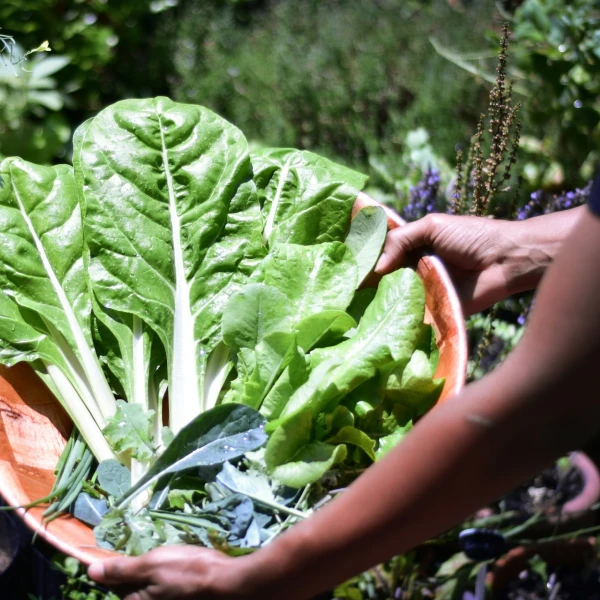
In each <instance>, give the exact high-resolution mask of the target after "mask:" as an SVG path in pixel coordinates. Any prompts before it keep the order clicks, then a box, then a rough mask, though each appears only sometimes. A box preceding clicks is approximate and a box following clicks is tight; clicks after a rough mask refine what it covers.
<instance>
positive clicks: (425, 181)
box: [402, 168, 441, 221]
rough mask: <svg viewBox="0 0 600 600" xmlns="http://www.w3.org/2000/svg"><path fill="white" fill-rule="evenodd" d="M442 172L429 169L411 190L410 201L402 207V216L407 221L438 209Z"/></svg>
mask: <svg viewBox="0 0 600 600" xmlns="http://www.w3.org/2000/svg"><path fill="white" fill-rule="evenodd" d="M440 181H441V180H440V172H439V171H438V170H436V169H431V168H429V169H427V170H426V171H425V173H423V177H422V178H421V181H419V183H417V185H415V186H412V187H411V188H410V191H409V202H408V204H407V205H406V206H405V207H404V208H403V209H402V216H403V217H404V219H406V220H407V221H416V220H418V219H421V218H422V217H424V216H425V215H428V214H429V213H432V212H437V211H438V203H437V199H438V191H439V189H440Z"/></svg>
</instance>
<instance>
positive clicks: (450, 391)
mask: <svg viewBox="0 0 600 600" xmlns="http://www.w3.org/2000/svg"><path fill="white" fill-rule="evenodd" d="M369 204H376V202H375V201H374V200H372V199H371V198H369V197H368V196H366V195H364V194H361V195H359V197H358V199H357V202H356V205H355V208H356V210H358V209H359V208H362V207H363V206H366V205H369ZM388 217H389V218H388V223H389V227H390V229H392V228H394V227H398V226H400V225H402V224H403V222H402V220H401V219H400V218H399V217H398V215H397V214H395V213H394V212H393V211H391V210H390V211H388ZM417 272H418V274H419V275H420V277H421V278H422V279H423V282H424V283H425V289H426V291H427V311H426V320H427V322H428V323H431V324H432V325H433V327H434V329H435V332H436V337H437V341H438V344H439V347H440V361H439V365H438V369H437V372H436V376H437V377H445V378H446V385H445V387H444V390H443V393H442V396H441V399H440V402H442V401H445V400H447V399H448V398H451V397H452V396H454V395H455V394H456V393H457V392H458V391H459V390H460V388H461V387H462V386H463V385H464V379H465V373H466V365H467V341H466V333H465V328H464V320H463V315H462V312H461V308H460V304H459V301H458V298H457V296H456V293H455V291H454V288H453V287H452V284H451V282H450V279H449V277H448V274H447V273H446V271H445V269H444V267H443V266H442V264H441V262H440V261H439V260H437V259H436V258H435V257H430V256H423V257H421V258H420V259H419V260H418V263H417ZM71 429H72V424H71V421H70V419H69V417H68V416H67V414H66V413H65V411H64V410H63V409H62V407H61V406H60V404H59V403H58V402H57V401H56V400H55V398H54V396H53V395H52V394H51V393H50V391H49V390H48V389H47V388H46V387H45V386H44V384H43V383H42V382H41V381H40V380H39V379H38V378H37V376H36V375H35V374H34V372H33V371H32V370H31V368H30V367H29V366H28V365H26V364H19V365H17V366H15V367H12V368H6V367H2V366H0V493H2V495H3V496H4V498H5V499H6V501H7V502H8V504H10V505H12V506H22V505H25V504H28V503H30V502H31V501H33V500H36V499H37V498H42V497H43V496H45V495H46V494H48V492H49V491H50V490H51V488H52V484H53V482H54V475H53V470H54V467H55V465H56V463H57V461H58V458H59V456H60V454H61V451H62V449H63V448H64V446H65V443H66V440H67V439H68V436H69V434H70V432H71ZM44 508H45V507H43V506H42V507H36V508H31V509H29V510H25V509H18V512H19V514H20V515H21V516H22V517H23V519H24V520H25V522H26V523H27V525H29V527H31V528H32V529H33V530H35V531H36V532H38V533H39V535H41V536H42V537H44V538H45V539H46V540H47V541H48V542H49V543H51V544H52V545H53V546H55V547H56V548H57V549H58V550H60V551H62V552H64V553H66V554H69V555H71V556H74V557H75V558H77V559H79V560H80V561H81V562H83V563H85V564H89V563H90V562H92V561H93V560H94V559H98V558H105V557H107V556H110V555H111V554H113V553H112V552H110V551H108V550H103V549H101V548H98V547H97V546H96V543H95V540H94V534H93V532H92V530H91V529H90V528H89V527H88V526H87V525H85V524H83V523H81V522H80V521H78V520H77V519H74V518H73V517H71V516H63V517H61V518H60V519H56V520H54V521H51V522H50V523H49V524H47V525H44V524H42V513H43V511H44Z"/></svg>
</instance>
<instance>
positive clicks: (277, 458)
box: [265, 410, 346, 488]
mask: <svg viewBox="0 0 600 600" xmlns="http://www.w3.org/2000/svg"><path fill="white" fill-rule="evenodd" d="M312 421H313V414H312V413H311V411H310V410H305V411H301V412H299V413H297V414H296V415H294V416H293V417H292V418H290V419H288V420H287V421H286V422H284V423H283V424H282V425H281V426H280V427H278V428H277V429H276V430H275V432H274V433H273V434H272V435H271V437H270V438H269V441H268V442H267V447H266V451H265V463H266V465H267V469H268V470H269V472H270V473H271V475H273V477H274V478H275V479H277V480H278V481H280V482H281V483H283V484H284V485H289V486H290V487H295V488H300V487H303V486H305V485H308V484H309V483H313V482H315V481H318V480H319V479H320V478H321V477H322V476H323V475H324V474H325V473H326V472H327V471H328V470H329V469H331V467H332V466H333V465H334V464H335V463H337V462H341V461H342V460H344V458H345V457H346V446H344V445H338V446H334V445H330V444H324V443H323V442H318V441H312Z"/></svg>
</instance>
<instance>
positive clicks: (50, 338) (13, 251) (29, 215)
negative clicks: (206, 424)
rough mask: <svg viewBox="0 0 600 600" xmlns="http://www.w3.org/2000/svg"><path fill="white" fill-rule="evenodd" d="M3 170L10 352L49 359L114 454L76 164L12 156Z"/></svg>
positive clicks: (89, 433) (61, 386)
mask: <svg viewBox="0 0 600 600" xmlns="http://www.w3.org/2000/svg"><path fill="white" fill-rule="evenodd" d="M0 178H1V180H2V182H3V184H2V186H0V286H1V288H2V290H3V292H4V294H6V295H8V296H9V297H10V299H9V298H6V297H5V298H4V299H3V301H2V302H1V303H0V310H1V311H2V317H3V318H2V319H1V321H2V325H0V334H2V338H3V344H2V347H3V355H4V356H5V357H6V358H7V359H8V360H7V362H8V363H9V364H14V363H15V362H18V361H19V360H27V361H31V360H35V359H37V358H39V359H41V360H42V365H43V370H44V373H45V375H47V376H48V377H49V379H51V380H52V381H53V384H54V388H55V389H56V390H57V392H58V398H59V400H61V402H62V403H63V405H64V406H65V408H66V410H67V412H68V413H69V414H70V415H71V416H72V417H73V419H74V421H75V422H78V421H81V422H82V423H85V429H84V428H82V429H83V431H82V433H83V435H84V436H85V438H86V441H87V442H88V444H89V445H90V448H92V450H93V452H94V454H95V455H96V457H97V458H98V459H106V458H111V457H113V456H114V454H113V452H112V451H111V449H110V447H109V446H108V444H107V443H106V441H105V440H104V438H103V436H102V434H101V431H100V428H102V427H103V426H104V424H105V423H106V420H107V419H108V418H109V417H111V416H112V415H113V414H114V412H115V410H116V405H115V400H114V397H113V394H112V391H111V389H110V387H109V385H108V383H107V381H106V378H105V377H104V374H103V372H102V368H101V366H100V363H99V361H98V358H97V357H96V356H95V354H94V352H93V350H92V347H93V346H92V331H91V301H90V296H89V292H88V288H87V282H86V276H85V271H84V261H83V235H82V229H81V213H80V207H79V204H78V202H77V191H76V184H75V178H74V176H73V170H72V169H71V168H70V167H67V166H66V165H59V166H57V167H39V166H37V165H33V164H31V163H27V162H25V161H22V160H20V159H6V160H4V161H2V163H1V164H0ZM11 300H14V302H12V301H11ZM28 325H31V327H28ZM17 327H18V329H19V331H18V332H17ZM32 327H33V328H34V329H35V330H37V335H36V334H35V333H34V329H32ZM7 330H8V331H7ZM22 334H23V337H22V338H21V339H19V337H17V336H20V335H22ZM21 344H23V345H21ZM23 350H24V351H25V352H23Z"/></svg>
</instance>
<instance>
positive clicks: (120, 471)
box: [96, 460, 131, 498]
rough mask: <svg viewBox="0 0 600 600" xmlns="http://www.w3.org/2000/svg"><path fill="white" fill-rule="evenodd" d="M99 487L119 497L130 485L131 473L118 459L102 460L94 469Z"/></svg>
mask: <svg viewBox="0 0 600 600" xmlns="http://www.w3.org/2000/svg"><path fill="white" fill-rule="evenodd" d="M96 474H97V477H98V483H99V484H100V487H101V488H102V489H103V490H104V491H105V492H107V493H108V494H110V495H111V496H114V497H115V498H120V497H121V496H123V495H124V494H125V493H127V490H129V488H130V487H131V473H130V472H129V469H127V467H124V466H123V465H122V464H121V463H120V462H119V461H118V460H104V461H102V462H101V463H100V464H99V465H98V470H97V471H96Z"/></svg>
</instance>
